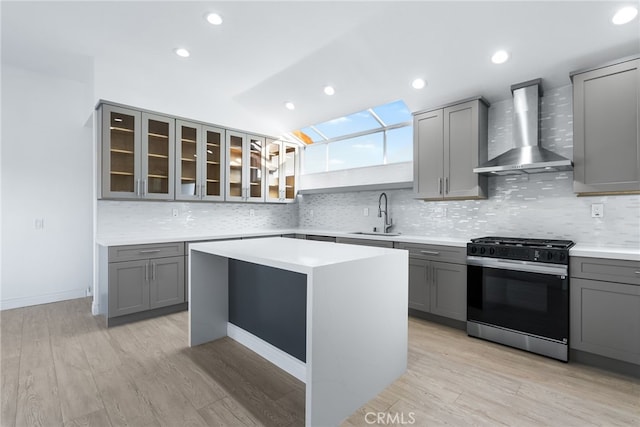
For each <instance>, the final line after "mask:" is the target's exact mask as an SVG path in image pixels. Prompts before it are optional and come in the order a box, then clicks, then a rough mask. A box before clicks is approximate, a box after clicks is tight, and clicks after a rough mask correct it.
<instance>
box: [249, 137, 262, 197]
mask: <svg viewBox="0 0 640 427" xmlns="http://www.w3.org/2000/svg"><path fill="white" fill-rule="evenodd" d="M263 150H264V142H263V141H261V140H259V139H255V138H250V139H249V156H250V165H249V196H250V197H262V166H263V160H262V158H263V156H262V151H263Z"/></svg>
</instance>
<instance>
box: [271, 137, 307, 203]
mask: <svg viewBox="0 0 640 427" xmlns="http://www.w3.org/2000/svg"><path fill="white" fill-rule="evenodd" d="M298 161H299V160H298V147H297V145H296V144H293V143H290V142H285V141H274V140H267V148H266V151H265V174H266V179H265V180H264V182H265V188H264V193H265V198H266V201H267V202H271V203H292V202H294V201H295V199H296V194H297V182H296V181H297V176H298Z"/></svg>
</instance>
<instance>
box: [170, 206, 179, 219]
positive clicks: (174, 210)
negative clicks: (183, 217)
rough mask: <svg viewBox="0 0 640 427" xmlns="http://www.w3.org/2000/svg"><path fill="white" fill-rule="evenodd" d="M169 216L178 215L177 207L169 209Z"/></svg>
mask: <svg viewBox="0 0 640 427" xmlns="http://www.w3.org/2000/svg"><path fill="white" fill-rule="evenodd" d="M171 216H174V217H176V216H178V209H176V208H173V209H171Z"/></svg>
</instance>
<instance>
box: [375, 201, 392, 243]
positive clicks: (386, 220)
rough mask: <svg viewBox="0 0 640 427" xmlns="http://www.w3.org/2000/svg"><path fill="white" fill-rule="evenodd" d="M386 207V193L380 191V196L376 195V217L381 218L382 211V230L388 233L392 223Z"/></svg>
mask: <svg viewBox="0 0 640 427" xmlns="http://www.w3.org/2000/svg"><path fill="white" fill-rule="evenodd" d="M383 196H384V210H383V209H382V197H383ZM388 209H389V208H388V207H387V194H386V193H382V194H380V197H378V218H382V214H383V213H384V222H383V225H382V232H383V233H388V232H389V230H391V227H393V224H392V222H393V221H392V220H391V218H389V214H388Z"/></svg>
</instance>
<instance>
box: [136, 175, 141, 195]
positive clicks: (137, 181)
mask: <svg viewBox="0 0 640 427" xmlns="http://www.w3.org/2000/svg"><path fill="white" fill-rule="evenodd" d="M136 196H138V197H140V180H139V179H137V180H136Z"/></svg>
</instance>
